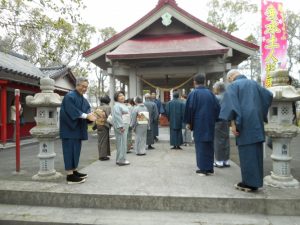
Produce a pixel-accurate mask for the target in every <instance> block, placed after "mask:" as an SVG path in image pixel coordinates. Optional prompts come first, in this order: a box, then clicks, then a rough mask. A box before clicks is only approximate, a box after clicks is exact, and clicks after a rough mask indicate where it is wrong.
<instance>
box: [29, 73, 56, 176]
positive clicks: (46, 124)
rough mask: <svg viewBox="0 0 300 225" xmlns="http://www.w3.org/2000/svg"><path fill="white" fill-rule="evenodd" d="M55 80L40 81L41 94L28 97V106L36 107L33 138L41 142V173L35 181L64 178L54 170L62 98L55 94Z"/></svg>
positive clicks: (47, 78)
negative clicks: (58, 108) (55, 144)
mask: <svg viewBox="0 0 300 225" xmlns="http://www.w3.org/2000/svg"><path fill="white" fill-rule="evenodd" d="M54 84H55V82H54V80H53V79H51V78H49V77H45V78H42V79H41V80H40V89H41V91H42V92H41V93H37V94H35V95H34V96H27V97H26V104H27V105H28V106H31V107H36V108H37V110H36V113H37V114H36V117H35V118H34V119H35V121H36V124H37V125H36V126H35V127H33V128H32V129H31V130H30V133H31V134H32V136H34V137H36V138H37V139H38V141H39V154H38V158H39V160H40V169H39V172H38V173H37V174H36V175H34V176H33V177H32V179H33V180H52V179H57V178H59V177H61V176H62V174H61V173H58V172H56V170H55V168H54V158H55V156H56V154H55V152H54V141H55V139H56V138H57V136H58V133H59V129H58V115H57V107H59V106H60V105H61V97H60V96H59V95H58V94H56V93H54V92H53V90H54Z"/></svg>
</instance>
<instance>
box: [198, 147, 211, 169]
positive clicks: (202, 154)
mask: <svg viewBox="0 0 300 225" xmlns="http://www.w3.org/2000/svg"><path fill="white" fill-rule="evenodd" d="M195 147H196V162H197V167H198V168H199V169H200V170H203V171H207V170H213V169H214V143H213V141H209V142H195Z"/></svg>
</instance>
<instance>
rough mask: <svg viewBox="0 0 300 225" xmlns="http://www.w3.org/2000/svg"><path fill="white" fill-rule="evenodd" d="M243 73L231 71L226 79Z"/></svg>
mask: <svg viewBox="0 0 300 225" xmlns="http://www.w3.org/2000/svg"><path fill="white" fill-rule="evenodd" d="M240 74H241V72H240V71H239V70H237V69H232V70H229V71H228V73H227V75H226V79H227V80H228V78H230V77H232V76H235V75H240Z"/></svg>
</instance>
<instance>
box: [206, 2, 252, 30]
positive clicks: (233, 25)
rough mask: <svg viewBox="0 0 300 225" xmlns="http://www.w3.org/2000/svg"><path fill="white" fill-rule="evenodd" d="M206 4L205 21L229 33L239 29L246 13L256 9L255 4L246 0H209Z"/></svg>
mask: <svg viewBox="0 0 300 225" xmlns="http://www.w3.org/2000/svg"><path fill="white" fill-rule="evenodd" d="M207 6H208V8H209V12H208V18H207V22H208V23H210V24H212V25H213V26H215V27H218V28H219V29H221V30H223V31H225V32H227V33H230V34H231V33H233V32H235V31H237V30H239V29H240V27H241V26H242V25H243V21H245V20H243V16H245V14H246V13H256V12H257V10H258V8H257V5H256V4H251V3H249V1H246V0H210V1H209V2H208V4H207Z"/></svg>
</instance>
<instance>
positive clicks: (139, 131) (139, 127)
mask: <svg viewBox="0 0 300 225" xmlns="http://www.w3.org/2000/svg"><path fill="white" fill-rule="evenodd" d="M134 102H135V104H136V105H135V107H134V108H133V110H132V114H131V122H130V127H131V128H132V130H133V131H134V132H135V144H134V149H135V154H136V155H138V156H143V155H146V138H147V129H148V128H149V112H148V109H147V108H146V106H145V105H144V103H143V99H142V98H141V97H139V96H138V97H136V98H135V100H134Z"/></svg>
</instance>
